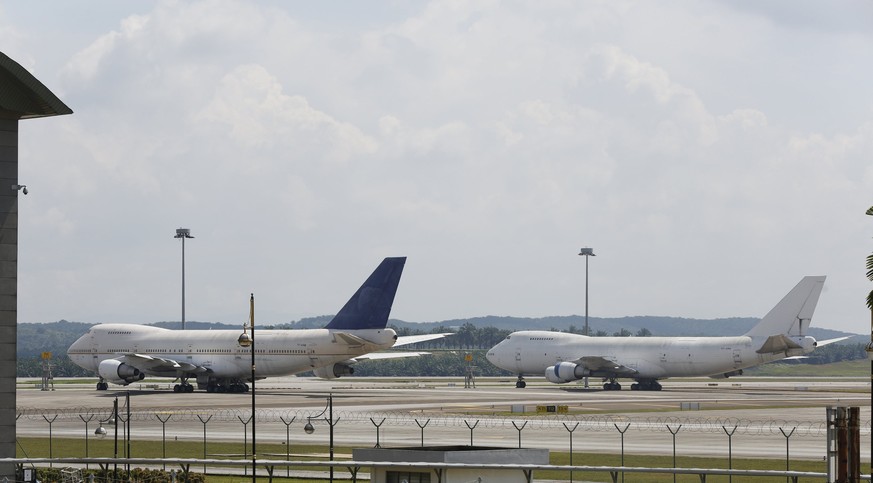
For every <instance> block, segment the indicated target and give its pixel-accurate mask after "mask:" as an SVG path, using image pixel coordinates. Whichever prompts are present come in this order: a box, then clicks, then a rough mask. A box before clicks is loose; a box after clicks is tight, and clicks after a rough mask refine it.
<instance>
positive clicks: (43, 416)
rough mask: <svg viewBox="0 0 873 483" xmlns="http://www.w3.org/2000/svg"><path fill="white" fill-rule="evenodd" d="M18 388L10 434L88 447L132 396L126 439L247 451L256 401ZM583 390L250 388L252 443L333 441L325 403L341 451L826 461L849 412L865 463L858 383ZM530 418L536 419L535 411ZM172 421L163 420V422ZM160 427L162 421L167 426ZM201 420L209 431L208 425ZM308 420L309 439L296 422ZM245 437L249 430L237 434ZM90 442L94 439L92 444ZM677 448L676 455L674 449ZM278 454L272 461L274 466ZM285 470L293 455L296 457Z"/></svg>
mask: <svg viewBox="0 0 873 483" xmlns="http://www.w3.org/2000/svg"><path fill="white" fill-rule="evenodd" d="M39 382H40V381H39V379H37V380H35V381H33V380H20V381H19V385H18V391H17V398H18V399H17V402H18V404H17V406H18V414H19V419H18V423H17V431H16V433H17V436H48V430H49V424H48V421H49V420H51V419H52V418H53V417H55V416H57V417H56V419H54V420H53V422H52V424H51V429H52V434H53V436H54V437H83V434H84V433H83V431H84V430H85V428H86V425H85V424H84V422H85V420H86V419H88V418H91V419H90V426H89V427H88V430H89V431H91V432H92V433H93V430H94V429H95V428H96V425H97V424H98V422H99V421H100V420H101V419H106V418H108V415H109V413H110V412H111V409H112V405H113V401H114V399H115V397H119V401H120V404H121V407H122V408H123V409H122V411H126V408H124V401H126V398H127V397H128V394H129V399H130V408H131V414H132V420H131V421H132V422H131V428H132V429H131V435H132V438H134V439H152V440H161V439H162V438H165V440H167V441H172V440H189V441H201V440H202V438H203V433H204V430H208V440H209V441H217V440H224V441H241V440H243V439H244V438H246V437H248V432H250V431H251V428H250V427H249V425H248V424H244V422H246V423H248V418H249V417H250V415H251V409H252V394H251V393H244V394H217V393H207V392H205V391H195V392H194V393H190V394H184V393H174V392H173V391H172V383H170V382H169V381H167V382H152V381H148V380H147V381H145V382H143V383H140V384H134V385H131V386H129V387H118V386H113V387H111V388H110V390H108V391H97V390H95V383H96V379H94V380H87V381H84V382H82V383H67V382H66V381H63V380H61V379H57V380H54V381H53V382H54V384H53V388H54V390H47V391H43V390H40V389H39V384H38V383H39ZM591 382H592V387H591V388H587V389H586V388H584V387H583V386H582V385H581V383H579V384H576V383H574V384H567V385H554V384H549V383H547V382H544V381H542V382H540V381H536V380H534V379H533V378H529V379H528V385H527V387H526V388H524V389H516V388H515V379H514V378H487V379H484V378H478V379H477V380H476V381H475V387H464V386H465V381H464V379H463V378H462V377H459V378H421V379H416V378H342V379H335V380H329V381H325V380H319V379H313V378H299V377H285V378H275V379H268V380H264V381H258V382H257V383H256V391H255V404H256V414H257V419H256V424H257V438H258V442H259V443H261V442H263V441H268V442H270V443H275V444H286V445H288V446H287V447H288V450H287V454H288V455H291V454H295V451H294V447H295V445H310V444H327V439H328V434H329V431H328V429H329V425H328V424H327V421H325V419H326V418H327V415H328V414H329V409H330V408H328V407H327V398H328V395H329V394H330V395H332V400H333V408H332V410H333V415H334V421H333V424H334V433H335V434H334V437H335V445H336V446H346V447H349V446H351V447H373V446H375V445H376V444H377V443H378V444H379V445H380V446H381V447H404V446H419V445H421V444H422V443H423V444H425V445H429V446H430V445H467V444H475V445H476V446H496V447H518V446H522V447H526V448H547V449H549V450H551V451H563V452H566V451H568V450H569V448H570V445H572V447H573V452H574V453H580V452H586V453H593V454H619V452H620V451H622V447H623V451H624V454H625V455H627V456H628V460H627V461H626V464H628V465H632V464H633V462H632V456H633V455H640V454H655V455H670V454H673V451H674V449H675V452H676V454H678V455H680V456H710V457H724V458H725V459H727V458H728V457H729V456H730V457H733V458H740V457H744V458H745V457H747V458H773V459H782V458H785V457H786V452H788V454H789V459H791V460H793V459H810V460H822V459H823V458H824V457H825V454H826V424H825V422H826V408H827V407H829V406H857V407H860V412H861V416H860V419H861V446H862V448H861V458H862V460H863V461H870V451H871V447H870V438H871V436H870V419H871V417H870V401H871V393H870V382H869V380H867V379H865V378H802V379H787V378H760V377H755V378H752V377H745V378H731V379H727V380H724V379H722V380H713V379H676V380H667V381H663V382H662V384H663V390H662V391H657V392H649V391H631V390H629V388H628V387H627V386H626V387H625V389H624V390H621V391H604V390H603V389H601V388H600V387H599V386H594V382H595V381H593V380H592V381H591ZM538 410H539V411H540V412H538ZM167 418H169V419H167ZM161 420H163V421H165V422H164V423H163V424H162V423H161ZM204 420H207V422H204ZM308 420H311V421H312V424H313V425H314V426H315V432H314V433H313V434H306V433H305V432H304V431H303V425H304V424H305V423H306V421H308ZM244 431H246V432H247V433H245V434H244ZM91 437H93V434H91ZM674 441H675V447H674ZM283 456H285V455H284V454H282V455H276V456H274V457H276V458H279V459H281V458H282V457H283ZM292 459H293V458H292Z"/></svg>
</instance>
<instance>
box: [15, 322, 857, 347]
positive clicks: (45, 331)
mask: <svg viewBox="0 0 873 483" xmlns="http://www.w3.org/2000/svg"><path fill="white" fill-rule="evenodd" d="M330 319H331V316H329V315H325V316H320V317H309V318H305V319H301V320H299V321H296V322H291V323H287V324H277V325H273V326H271V325H264V326H263V327H261V328H264V329H266V328H277V329H309V328H320V327H324V325H326V324H327V322H328V321H330ZM757 321H758V319H754V318H727V319H684V318H679V317H652V316H639V317H620V318H599V317H589V318H588V322H589V326H590V330H591V333H592V334H595V333H597V332H598V331H603V332H606V333H608V334H613V333H616V332H619V331H621V330H622V329H625V330H628V331H630V332H631V333H637V332H638V331H640V330H641V329H647V330H648V331H649V332H651V334H652V335H655V336H678V335H685V336H725V335H740V334H743V333H744V332H746V331H747V330H749V329H750V328H751V327H752V326H753V325H754V324H755V323H756V322H757ZM389 324H390V325H392V326H394V327H397V328H399V329H406V330H409V331H419V332H424V333H429V332H434V331H442V330H445V329H449V330H451V329H453V328H459V327H462V326H464V325H465V324H472V325H473V326H474V327H476V328H484V327H495V328H497V329H501V330H508V331H514V330H523V329H538V330H552V329H556V330H562V331H568V330H570V328H571V327H573V328H575V329H576V330H577V331H580V330H581V329H582V328H583V327H584V325H585V318H584V317H583V316H579V315H569V316H554V317H541V318H524V317H498V316H486V317H475V318H471V319H454V320H444V321H440V322H405V321H402V320H397V319H391V320H390V321H389ZM92 325H94V324H89V323H85V322H69V321H66V320H60V321H58V322H50V323H43V324H32V323H23V324H18V347H17V348H18V357H19V358H32V357H38V356H39V355H40V354H42V353H43V352H52V353H53V354H54V355H55V357H59V356H64V357H65V356H66V353H67V348H68V347H69V346H70V344H72V343H73V341H75V340H76V339H78V338H79V337H81V336H82V334H84V333H86V332H87V331H88V329H89V328H90V327H91V326H92ZM149 325H154V326H157V327H164V328H169V329H178V328H179V327H180V325H181V324H180V322H178V321H176V322H166V321H165V322H155V323H154V324H149ZM185 326H186V328H187V329H197V330H209V329H241V326H240V325H239V324H223V323H219V322H196V321H187V322H185ZM809 334H810V335H811V336H813V337H815V338H816V339H819V340H824V339H831V338H836V337H842V336H854V337H852V338H851V339H849V340H847V341H846V343H859V342H860V343H865V342H867V341H869V336H866V335H859V334H850V333H847V332H840V331H836V330H829V329H821V328H816V327H812V328H810V330H809Z"/></svg>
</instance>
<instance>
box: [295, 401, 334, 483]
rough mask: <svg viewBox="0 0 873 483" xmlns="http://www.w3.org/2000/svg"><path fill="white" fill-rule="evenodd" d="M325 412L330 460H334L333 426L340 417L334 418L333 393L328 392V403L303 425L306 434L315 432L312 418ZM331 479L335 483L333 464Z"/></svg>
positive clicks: (316, 417)
mask: <svg viewBox="0 0 873 483" xmlns="http://www.w3.org/2000/svg"><path fill="white" fill-rule="evenodd" d="M325 412H327V417H326V418H324V420H325V421H326V422H327V424H328V425H329V426H330V440H329V446H330V461H331V462H333V427H334V426H335V425H336V423H338V422H339V418H336V420H334V419H333V393H328V395H327V405H326V406H325V407H324V409H323V410H322V411H321V412H320V413H318V414H316V415H315V416H309V417H307V418H306V424H305V425H303V431H305V432H306V434H312V433H314V432H315V426H313V425H312V420H313V419H318V418H320V417H322V416H324V413H325ZM330 481H331V483H333V465H331V466H330Z"/></svg>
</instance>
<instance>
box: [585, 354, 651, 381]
mask: <svg viewBox="0 0 873 483" xmlns="http://www.w3.org/2000/svg"><path fill="white" fill-rule="evenodd" d="M574 362H575V363H576V364H578V365H580V366H582V367H584V368H585V369H588V370H589V371H591V373H592V374H608V375H615V376H633V375H635V374H636V373H637V371H636V370H635V369H631V368H630V367H627V366H624V365H622V364H619V363H618V362H615V361H611V360H609V359H606V358H605V357H601V356H584V357H580V358H579V359H576V360H575V361H574Z"/></svg>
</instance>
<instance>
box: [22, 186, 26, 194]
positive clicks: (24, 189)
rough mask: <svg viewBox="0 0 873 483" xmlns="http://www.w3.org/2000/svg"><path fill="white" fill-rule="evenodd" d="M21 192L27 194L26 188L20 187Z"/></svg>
mask: <svg viewBox="0 0 873 483" xmlns="http://www.w3.org/2000/svg"><path fill="white" fill-rule="evenodd" d="M21 192H22V193H24V194H27V186H22V187H21Z"/></svg>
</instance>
